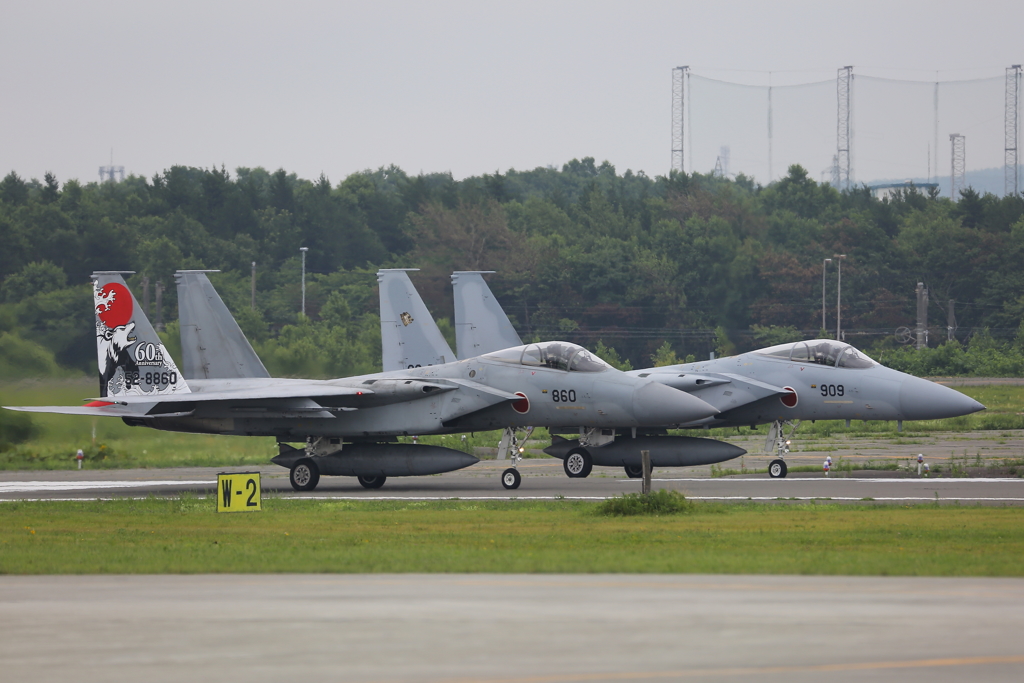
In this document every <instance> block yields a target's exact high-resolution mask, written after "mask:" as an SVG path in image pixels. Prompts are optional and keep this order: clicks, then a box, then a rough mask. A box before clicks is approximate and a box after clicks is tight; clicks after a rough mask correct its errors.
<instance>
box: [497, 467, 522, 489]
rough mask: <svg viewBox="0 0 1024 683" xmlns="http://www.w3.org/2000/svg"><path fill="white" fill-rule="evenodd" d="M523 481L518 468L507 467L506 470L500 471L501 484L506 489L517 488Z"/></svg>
mask: <svg viewBox="0 0 1024 683" xmlns="http://www.w3.org/2000/svg"><path fill="white" fill-rule="evenodd" d="M522 481H523V477H522V476H521V475H520V474H519V470H517V469H515V468H513V467H509V468H508V469H507V470H505V471H504V472H502V473H501V485H502V486H504V487H505V488H507V489H517V488H519V484H520V483H521V482H522Z"/></svg>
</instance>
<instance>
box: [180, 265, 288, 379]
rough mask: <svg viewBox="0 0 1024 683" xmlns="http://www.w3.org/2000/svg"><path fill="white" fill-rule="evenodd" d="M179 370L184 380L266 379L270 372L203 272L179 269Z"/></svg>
mask: <svg viewBox="0 0 1024 683" xmlns="http://www.w3.org/2000/svg"><path fill="white" fill-rule="evenodd" d="M174 279H175V280H176V281H177V283H178V321H179V324H180V325H181V369H182V372H183V373H184V374H185V377H186V378H187V379H239V378H247V377H255V378H268V377H270V373H269V372H267V369H266V368H265V367H264V366H263V363H262V361H260V358H259V356H257V355H256V352H255V351H253V348H252V345H251V344H250V343H249V340H248V339H246V338H245V334H244V333H243V332H242V329H241V328H240V327H239V326H238V323H237V322H235V319H234V317H233V316H232V315H231V312H230V311H229V310H228V307H227V306H225V305H224V301H223V300H222V299H221V298H220V295H219V294H217V290H216V289H214V288H213V283H212V282H210V278H208V277H207V276H206V272H204V271H199V270H179V271H178V272H176V273H175V274H174Z"/></svg>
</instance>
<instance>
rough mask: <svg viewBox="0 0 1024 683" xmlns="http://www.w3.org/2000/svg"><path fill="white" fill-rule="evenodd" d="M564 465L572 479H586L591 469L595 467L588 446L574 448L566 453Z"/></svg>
mask: <svg viewBox="0 0 1024 683" xmlns="http://www.w3.org/2000/svg"><path fill="white" fill-rule="evenodd" d="M562 467H563V468H564V469H565V473H566V475H568V476H569V477H571V478H572V479H584V478H586V477H589V476H590V471H591V470H592V469H594V460H593V458H591V457H590V453H588V452H587V449H586V448H574V449H572V450H571V451H569V452H568V453H566V455H565V460H563V461H562Z"/></svg>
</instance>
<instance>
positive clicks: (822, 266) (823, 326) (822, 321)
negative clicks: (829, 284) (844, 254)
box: [821, 258, 832, 330]
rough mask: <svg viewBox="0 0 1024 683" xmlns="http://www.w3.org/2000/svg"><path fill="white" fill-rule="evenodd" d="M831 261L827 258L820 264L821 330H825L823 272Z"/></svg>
mask: <svg viewBox="0 0 1024 683" xmlns="http://www.w3.org/2000/svg"><path fill="white" fill-rule="evenodd" d="M830 263H832V259H830V258H827V259H825V260H824V261H822V262H821V329H823V330H824V329H825V271H826V270H828V264H830Z"/></svg>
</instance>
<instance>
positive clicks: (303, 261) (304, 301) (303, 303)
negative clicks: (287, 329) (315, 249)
mask: <svg viewBox="0 0 1024 683" xmlns="http://www.w3.org/2000/svg"><path fill="white" fill-rule="evenodd" d="M299 251H301V252H302V317H303V318H305V317H306V252H307V251H309V247H299Z"/></svg>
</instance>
